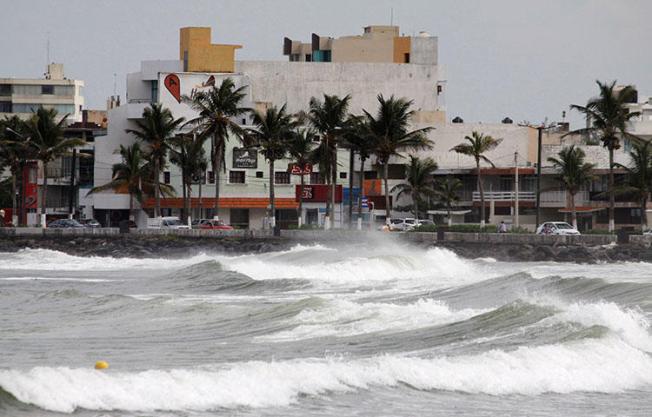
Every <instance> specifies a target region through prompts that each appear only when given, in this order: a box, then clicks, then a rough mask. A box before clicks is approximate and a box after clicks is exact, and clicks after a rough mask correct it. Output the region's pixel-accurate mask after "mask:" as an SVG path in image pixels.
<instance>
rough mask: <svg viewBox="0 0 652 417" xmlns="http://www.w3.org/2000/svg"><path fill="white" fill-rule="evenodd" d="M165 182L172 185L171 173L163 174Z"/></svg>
mask: <svg viewBox="0 0 652 417" xmlns="http://www.w3.org/2000/svg"><path fill="white" fill-rule="evenodd" d="M163 182H164V183H165V184H169V183H170V171H165V172H163Z"/></svg>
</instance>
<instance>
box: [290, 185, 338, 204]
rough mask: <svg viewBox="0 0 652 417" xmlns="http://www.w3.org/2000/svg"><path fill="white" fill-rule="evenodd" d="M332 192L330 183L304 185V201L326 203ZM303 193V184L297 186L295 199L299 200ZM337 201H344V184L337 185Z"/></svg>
mask: <svg viewBox="0 0 652 417" xmlns="http://www.w3.org/2000/svg"><path fill="white" fill-rule="evenodd" d="M331 192H332V188H331V186H330V185H328V184H311V185H304V186H303V201H305V202H309V203H325V202H326V201H327V200H328V197H329V196H330V193H331ZM300 195H301V186H300V185H297V186H296V192H295V200H296V201H299V196H300ZM335 202H336V203H341V202H342V186H341V185H336V186H335Z"/></svg>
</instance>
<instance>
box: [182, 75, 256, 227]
mask: <svg viewBox="0 0 652 417" xmlns="http://www.w3.org/2000/svg"><path fill="white" fill-rule="evenodd" d="M246 88H247V87H246V86H242V87H239V88H235V83H234V82H233V80H232V79H231V78H227V79H225V80H224V81H222V84H220V86H219V87H213V88H212V89H210V90H208V91H199V92H197V93H195V94H193V95H192V96H191V97H188V96H184V97H183V100H184V101H185V102H186V103H188V104H189V105H190V107H191V108H192V109H193V110H195V111H197V113H199V116H197V117H196V118H195V119H193V120H190V121H189V122H188V123H189V124H191V125H194V129H195V131H196V132H197V133H198V134H199V135H202V136H204V137H210V138H211V166H212V170H213V175H214V177H215V205H214V208H215V217H218V216H219V207H220V202H219V201H220V171H222V170H223V169H226V164H225V163H224V155H225V153H226V142H227V141H228V139H229V134H234V135H236V136H238V137H240V138H241V137H242V134H243V130H242V128H241V127H240V126H239V125H238V123H237V122H236V121H234V120H235V119H237V118H238V117H240V116H242V115H243V114H246V113H248V112H249V111H250V109H248V108H245V107H241V105H242V101H243V100H244V98H245V96H246V93H245V89H246Z"/></svg>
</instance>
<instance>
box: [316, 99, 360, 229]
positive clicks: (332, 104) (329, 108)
mask: <svg viewBox="0 0 652 417" xmlns="http://www.w3.org/2000/svg"><path fill="white" fill-rule="evenodd" d="M350 101H351V96H350V95H346V96H344V97H343V98H340V97H338V96H336V95H333V96H329V95H328V94H324V101H323V102H322V101H321V100H319V99H317V98H315V97H312V98H311V99H310V105H309V107H310V109H309V111H308V118H309V120H310V123H311V124H312V125H313V127H314V128H315V129H316V130H317V131H318V132H319V133H320V134H321V142H322V144H321V145H320V147H319V148H321V149H320V151H319V154H318V155H321V159H320V160H319V172H321V173H323V175H324V176H325V177H326V178H328V175H327V174H328V172H330V180H328V179H327V182H330V184H331V187H333V188H332V190H333V191H332V192H331V193H329V199H330V204H328V205H327V211H328V216H329V219H330V226H331V227H334V226H335V200H334V199H333V194H335V191H334V190H335V187H336V186H337V144H338V142H339V141H340V139H341V138H342V136H343V134H344V131H345V128H346V121H347V116H348V109H349V103H350ZM329 153H330V154H331V155H330V156H329V155H328V154H329ZM316 155H317V154H316ZM322 168H324V170H323V171H322Z"/></svg>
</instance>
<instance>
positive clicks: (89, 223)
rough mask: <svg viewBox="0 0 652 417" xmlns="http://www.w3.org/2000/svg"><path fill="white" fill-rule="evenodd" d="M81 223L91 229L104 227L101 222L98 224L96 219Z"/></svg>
mask: <svg viewBox="0 0 652 417" xmlns="http://www.w3.org/2000/svg"><path fill="white" fill-rule="evenodd" d="M80 223H81V224H83V225H84V226H86V227H91V228H96V227H102V225H101V224H100V222H98V221H97V220H95V219H84V220H82V221H81V222H80Z"/></svg>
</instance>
